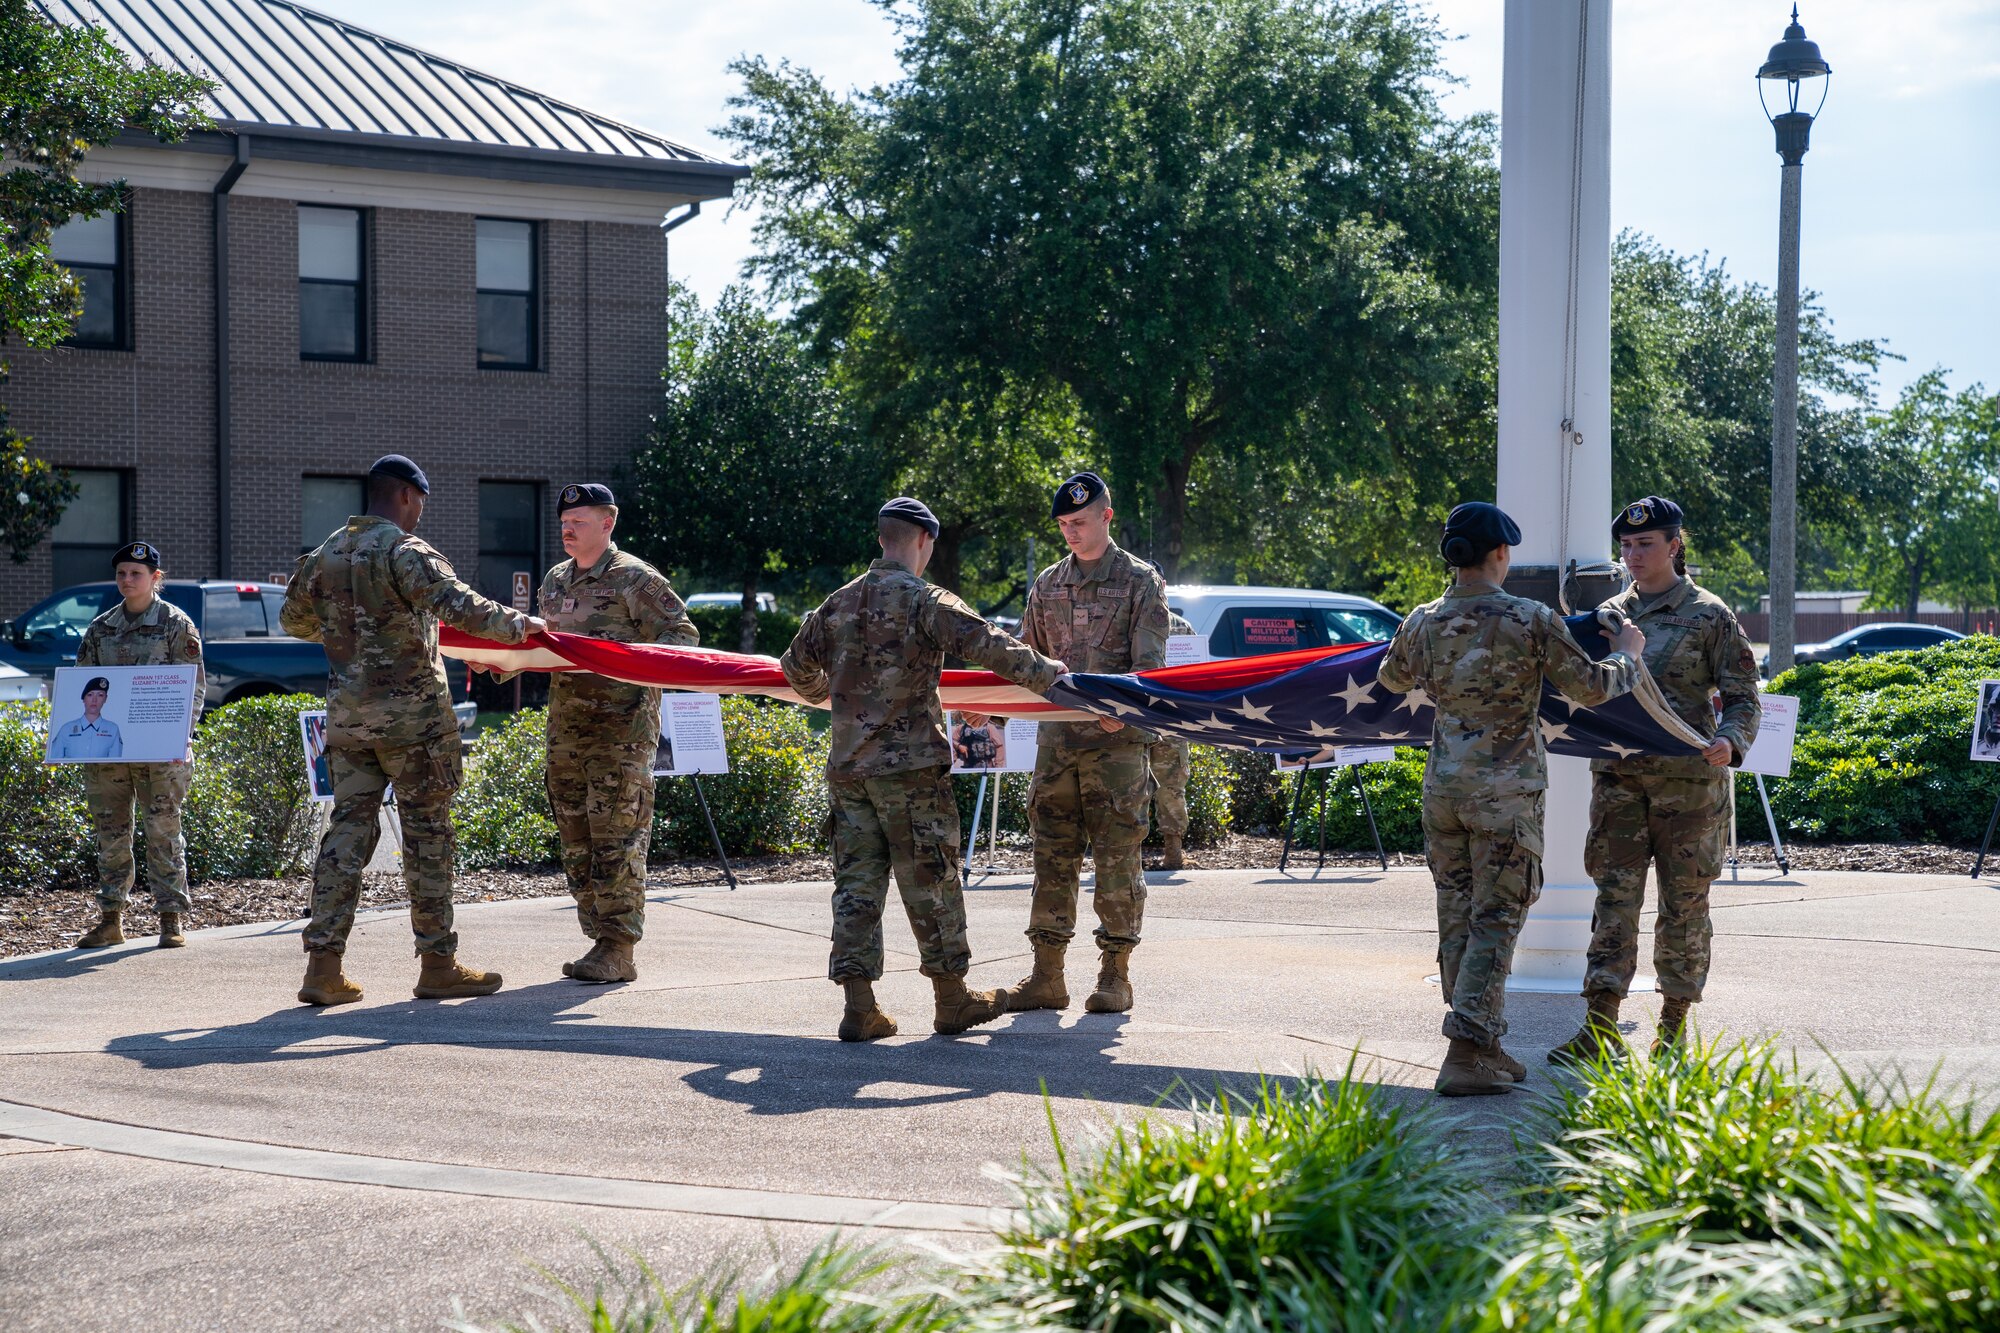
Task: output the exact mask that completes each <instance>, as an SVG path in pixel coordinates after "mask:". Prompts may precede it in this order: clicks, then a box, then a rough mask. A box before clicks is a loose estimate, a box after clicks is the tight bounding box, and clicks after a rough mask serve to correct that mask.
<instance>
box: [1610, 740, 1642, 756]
mask: <svg viewBox="0 0 2000 1333" xmlns="http://www.w3.org/2000/svg"><path fill="white" fill-rule="evenodd" d="M1604 747H1605V748H1606V749H1608V750H1610V751H1611V753H1613V754H1615V755H1617V756H1618V757H1619V758H1620V759H1630V758H1631V757H1632V756H1633V755H1635V754H1643V753H1644V751H1641V750H1634V749H1632V748H1630V747H1629V746H1624V745H1620V744H1619V743H1618V742H1617V741H1606V742H1604Z"/></svg>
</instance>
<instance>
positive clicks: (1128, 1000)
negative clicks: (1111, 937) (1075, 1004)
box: [1083, 949, 1132, 1014]
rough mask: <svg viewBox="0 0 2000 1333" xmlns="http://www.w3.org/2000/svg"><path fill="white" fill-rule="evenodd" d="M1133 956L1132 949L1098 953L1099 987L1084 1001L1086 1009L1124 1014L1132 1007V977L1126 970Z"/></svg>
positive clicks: (1101, 1012) (1098, 1012) (1097, 1012)
mask: <svg viewBox="0 0 2000 1333" xmlns="http://www.w3.org/2000/svg"><path fill="white" fill-rule="evenodd" d="M1131 958H1132V951H1131V950H1130V949H1121V950H1119V951H1118V952H1117V953H1111V952H1109V951H1108V950H1107V951H1106V952H1103V953H1100V954H1098V959H1099V960H1100V961H1099V962H1098V965H1097V989H1096V990H1094V991H1092V992H1091V993H1090V998H1089V999H1087V1000H1085V1001H1084V1002H1083V1007H1084V1008H1085V1009H1088V1010H1089V1011H1090V1012H1091V1013H1093V1014H1122V1013H1124V1012H1125V1011H1126V1010H1127V1009H1130V1008H1131V1007H1132V977H1131V974H1130V973H1129V972H1127V971H1126V968H1127V967H1128V966H1129V965H1130V961H1131Z"/></svg>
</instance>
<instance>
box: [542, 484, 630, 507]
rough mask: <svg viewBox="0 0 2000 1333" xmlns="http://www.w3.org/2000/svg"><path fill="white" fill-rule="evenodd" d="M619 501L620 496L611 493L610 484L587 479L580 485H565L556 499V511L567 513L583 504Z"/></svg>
mask: <svg viewBox="0 0 2000 1333" xmlns="http://www.w3.org/2000/svg"><path fill="white" fill-rule="evenodd" d="M617 503H618V497H617V496H615V495H613V494H612V493H611V488H610V487H609V486H600V485H598V484H597V483H596V482H594V481H587V482H584V483H583V484H582V485H580V486H565V487H563V488H562V494H561V496H559V497H557V499H556V512H557V513H558V514H566V513H568V512H569V511H570V510H572V509H576V508H580V507H581V506H583V505H615V504H617Z"/></svg>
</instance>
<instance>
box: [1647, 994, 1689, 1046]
mask: <svg viewBox="0 0 2000 1333" xmlns="http://www.w3.org/2000/svg"><path fill="white" fill-rule="evenodd" d="M1693 1004H1694V1001H1693V1000H1684V999H1682V998H1680V997H1679V996H1677V995H1669V996H1668V997H1667V998H1666V1001H1665V1002H1664V1003H1663V1004H1661V1005H1660V1027H1659V1031H1658V1032H1656V1033H1654V1034H1653V1051H1652V1055H1653V1058H1654V1059H1655V1060H1657V1059H1659V1058H1660V1057H1661V1056H1663V1055H1666V1054H1669V1053H1670V1052H1675V1051H1678V1050H1680V1047H1681V1037H1682V1036H1683V1035H1684V1034H1685V1033H1686V1032H1687V1021H1688V1009H1689V1008H1690V1007H1691V1006H1692V1005H1693Z"/></svg>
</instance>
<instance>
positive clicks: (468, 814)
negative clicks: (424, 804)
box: [451, 708, 561, 870]
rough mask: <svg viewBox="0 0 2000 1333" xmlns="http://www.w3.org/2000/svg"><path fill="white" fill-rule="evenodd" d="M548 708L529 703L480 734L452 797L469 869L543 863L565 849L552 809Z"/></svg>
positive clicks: (461, 857)
mask: <svg viewBox="0 0 2000 1333" xmlns="http://www.w3.org/2000/svg"><path fill="white" fill-rule="evenodd" d="M548 725H549V714H548V710H547V709H546V708H524V709H522V710H521V711H520V712H518V713H515V714H513V715H512V716H510V717H508V718H506V719H505V720H504V721H500V722H498V723H497V724H496V725H492V726H489V727H487V728H485V729H484V730H482V731H481V732H480V733H479V738H478V739H477V740H475V741H474V742H473V743H472V753H471V754H470V755H469V756H468V757H467V759H466V764H465V784H464V786H462V787H460V788H459V792H458V799H457V800H455V801H453V802H452V807H451V823H452V828H453V830H454V831H455V832H456V833H457V838H458V864H459V866H460V867H461V868H465V869H482V870H483V869H487V868H489V867H494V866H510V865H540V864H542V863H544V862H548V861H554V860H556V859H557V857H558V855H559V854H560V850H561V848H560V843H559V842H558V840H557V838H556V821H555V817H554V816H553V815H552V814H550V812H549V792H548V786H547V776H546V769H547V764H548V758H549V744H548Z"/></svg>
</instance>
